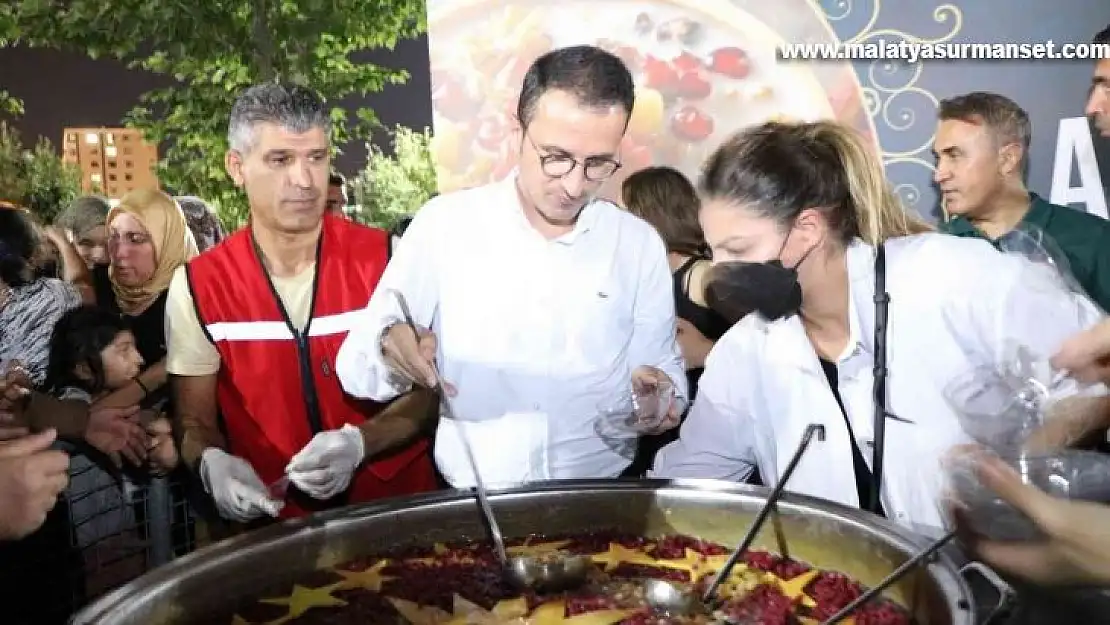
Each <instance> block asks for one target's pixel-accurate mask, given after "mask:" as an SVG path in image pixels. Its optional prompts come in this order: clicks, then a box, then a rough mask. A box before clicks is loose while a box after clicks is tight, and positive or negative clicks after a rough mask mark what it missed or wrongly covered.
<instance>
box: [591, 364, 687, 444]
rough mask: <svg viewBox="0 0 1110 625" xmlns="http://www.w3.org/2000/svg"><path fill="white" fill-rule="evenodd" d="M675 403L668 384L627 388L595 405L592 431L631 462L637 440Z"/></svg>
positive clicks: (665, 414) (658, 422)
mask: <svg viewBox="0 0 1110 625" xmlns="http://www.w3.org/2000/svg"><path fill="white" fill-rule="evenodd" d="M676 401H678V397H677V396H676V395H675V389H674V386H673V385H671V384H670V383H669V382H668V383H663V384H656V385H652V386H649V387H641V388H638V389H633V388H629V389H628V390H626V391H624V392H622V393H619V394H617V395H616V396H615V397H612V398H610V399H608V400H606V401H603V402H601V403H600V404H599V405H598V419H597V422H596V423H595V424H594V431H595V432H596V433H597V435H598V436H599V437H601V439H602V440H603V441H605V442H606V444H607V445H609V447H610V448H611V449H613V450H614V451H616V452H617V453H619V454H621V455H622V456H624V457H626V458H629V459H631V458H632V457H634V456H635V454H636V440H637V439H638V438H639V437H640V436H642V435H644V434H648V433H651V432H652V431H654V430H655V428H658V427H659V426H660V425H661V424H662V423H663V422H664V421H665V420H666V418H667V415H668V413H670V411H671V407H672V406H673V405H674V403H675V402H676Z"/></svg>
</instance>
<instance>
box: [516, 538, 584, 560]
mask: <svg viewBox="0 0 1110 625" xmlns="http://www.w3.org/2000/svg"><path fill="white" fill-rule="evenodd" d="M569 544H570V541H569V540H557V541H555V542H550V543H536V544H534V545H529V544H528V543H524V544H523V545H519V546H517V547H508V548H507V549H505V551H508V552H509V555H512V556H539V555H543V554H547V553H552V552H555V551H558V550H560V549H562V548H563V547H566V546H567V545H569Z"/></svg>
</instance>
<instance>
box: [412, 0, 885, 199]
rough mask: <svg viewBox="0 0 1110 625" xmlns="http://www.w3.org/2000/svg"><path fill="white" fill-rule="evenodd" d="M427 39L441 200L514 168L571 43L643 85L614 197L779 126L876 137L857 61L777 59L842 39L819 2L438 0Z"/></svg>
mask: <svg viewBox="0 0 1110 625" xmlns="http://www.w3.org/2000/svg"><path fill="white" fill-rule="evenodd" d="M428 39H429V49H430V57H431V83H432V100H433V126H434V134H435V137H434V140H433V150H434V156H435V161H436V165H437V172H438V177H439V186H440V191H441V192H449V191H453V190H457V189H463V188H468V187H474V186H478V185H482V184H486V183H490V182H494V181H497V180H500V179H502V178H504V177H505V176H507V175H508V174H509V173H510V172H511V171H512V169H513V167H515V165H516V158H517V150H516V146H515V142H513V141H511V140H510V139H511V137H512V131H513V124H514V122H513V115H514V110H515V106H516V102H517V97H518V95H519V92H520V85H521V80H522V79H523V76H524V73H525V72H526V71H527V69H528V66H529V65H530V64H531V63H532V62H533V61H534V60H535V59H536V58H537V57H538V56H540V55H541V54H543V53H545V52H547V51H549V50H551V49H553V48H558V47H564V46H568V45H577V44H593V45H597V46H600V47H602V48H605V49H607V50H609V51H611V52H613V53H615V54H617V55H618V56H620V57H621V58H622V59H623V60H624V61H625V63H626V64H627V65H628V67H629V69H630V70H631V71H632V73H633V75H634V77H635V80H636V106H635V110H634V111H633V114H632V119H631V121H630V124H629V129H628V134H627V136H626V137H625V141H624V144H623V146H622V161H623V163H624V166H623V167H622V168H621V169H620V170H619V171H618V175H617V176H616V177H615V178H614V179H613V180H611V181H610V183H609V184H607V185H606V194H607V195H609V196H610V197H612V196H613V195H614V193H615V192H616V190H618V189H619V188H620V183H621V182H622V180H623V179H624V178H625V177H627V176H628V175H629V174H631V173H633V172H635V171H637V170H639V169H641V168H643V167H646V166H648V165H670V166H672V167H675V168H677V169H679V170H680V171H682V172H683V173H685V174H686V175H687V176H690V177H691V178H695V177H696V176H697V172H698V169H699V167H700V166H701V164H702V163H703V162H704V160H705V159H706V157H707V156H708V155H709V154H710V153H711V152H712V151H713V149H714V148H716V147H717V146H718V145H719V144H720V143H721V142H722V141H723V140H724V139H725V138H726V137H728V136H729V135H731V134H732V133H734V132H735V131H737V130H739V129H741V128H744V127H746V126H750V125H754V124H758V123H761V122H764V121H767V120H776V119H778V120H815V119H827V118H835V119H838V120H840V121H843V122H845V123H847V124H849V125H851V126H853V127H854V128H856V129H857V130H859V131H860V132H862V133H864V134H866V135H867V136H869V137H874V136H875V133H874V129H873V127H872V125H871V118H870V116H869V115H868V114H867V112H866V110H865V107H864V104H863V92H862V90H861V88H860V84H859V81H858V79H857V75H856V72H855V71H854V70H853V69H852V66H851V65H850V64H848V63H797V62H793V63H790V62H784V61H782V60H780V59H779V58H778V57H777V51H778V48H779V46H781V45H783V44H784V43H836V42H837V39H836V36H835V35H834V34H833V32H832V31H831V29H830V28H829V26H828V22H827V21H826V20H825V19H824V16H823V14H822V13H820V12H819V11H818V10H817V9H815V8H814V6H813V5H811V3H810V2H808V1H807V0H780V1H779V2H774V3H760V2H755V1H752V2H745V1H742V0H731V1H730V0H653V1H636V0H632V1H629V0H561V1H559V2H542V1H540V0H499V1H496V2H494V1H489V0H428Z"/></svg>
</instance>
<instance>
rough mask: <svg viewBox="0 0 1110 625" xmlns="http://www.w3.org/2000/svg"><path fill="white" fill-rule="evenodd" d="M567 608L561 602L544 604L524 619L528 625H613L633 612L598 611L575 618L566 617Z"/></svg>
mask: <svg viewBox="0 0 1110 625" xmlns="http://www.w3.org/2000/svg"><path fill="white" fill-rule="evenodd" d="M566 611H567V607H566V604H565V603H563V602H562V601H552V602H551V603H545V604H543V605H541V606H539V607H537V608H536V609H535V610H533V611H532V614H530V615H529V616H528V617H527V618H526V619H525V623H527V624H528V625H613V623H619V622H621V621H623V620H624V619H626V618H628V617H629V616H631V615H632V614H633V613H634V612H635V610H598V611H596V612H586V613H585V614H578V615H576V616H571V617H567V616H566Z"/></svg>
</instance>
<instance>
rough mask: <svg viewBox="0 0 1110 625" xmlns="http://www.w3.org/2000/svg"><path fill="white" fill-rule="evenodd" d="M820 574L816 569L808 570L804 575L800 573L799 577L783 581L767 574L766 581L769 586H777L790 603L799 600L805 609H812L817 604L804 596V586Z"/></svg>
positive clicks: (807, 596)
mask: <svg viewBox="0 0 1110 625" xmlns="http://www.w3.org/2000/svg"><path fill="white" fill-rule="evenodd" d="M820 574H821V571H818V570H817V569H810V570H808V571H806V572H805V573H802V574H801V575H798V576H797V577H794V578H793V579H790V580H783V579H780V578H779V577H777V576H775V575H772V574H768V575H767V581H768V582H769V583H771V584H774V585H775V586H778V587H779V591H780V592H782V594H783V595H785V596H786V598H787V599H790V600H791V601H797V600H799V599H800V600H801V603H802V605H804V606H806V607H807V608H812V607H815V606H816V605H817V602H816V601H814V600H813V599H812V598H811V597H810V596H809V595H806V594H805V589H806V586H808V585H809V583H810V582H812V581H813V579H814V578H815V577H817V576H818V575H820Z"/></svg>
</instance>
